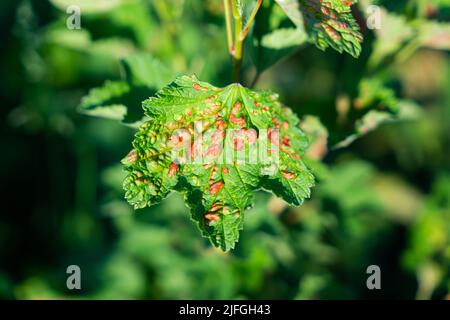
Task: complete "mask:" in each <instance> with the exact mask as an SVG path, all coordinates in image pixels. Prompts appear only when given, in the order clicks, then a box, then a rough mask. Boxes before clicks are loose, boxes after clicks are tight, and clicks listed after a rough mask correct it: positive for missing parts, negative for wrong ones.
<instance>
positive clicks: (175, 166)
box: [168, 162, 178, 177]
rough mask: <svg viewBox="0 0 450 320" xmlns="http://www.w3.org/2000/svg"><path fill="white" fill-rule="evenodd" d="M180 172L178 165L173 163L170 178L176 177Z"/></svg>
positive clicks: (170, 168) (170, 167)
mask: <svg viewBox="0 0 450 320" xmlns="http://www.w3.org/2000/svg"><path fill="white" fill-rule="evenodd" d="M177 171H178V165H177V164H176V163H173V162H172V163H171V164H170V166H169V174H168V176H169V177H173V176H174V175H175V173H177Z"/></svg>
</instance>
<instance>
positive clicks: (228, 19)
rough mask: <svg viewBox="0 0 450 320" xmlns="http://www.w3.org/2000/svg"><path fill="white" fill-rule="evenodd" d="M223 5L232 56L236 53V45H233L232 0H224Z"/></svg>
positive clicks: (229, 50) (229, 49)
mask: <svg viewBox="0 0 450 320" xmlns="http://www.w3.org/2000/svg"><path fill="white" fill-rule="evenodd" d="M223 6H224V10H225V21H226V28H227V41H228V52H229V53H230V55H231V56H233V55H234V46H233V35H232V31H231V12H230V0H223Z"/></svg>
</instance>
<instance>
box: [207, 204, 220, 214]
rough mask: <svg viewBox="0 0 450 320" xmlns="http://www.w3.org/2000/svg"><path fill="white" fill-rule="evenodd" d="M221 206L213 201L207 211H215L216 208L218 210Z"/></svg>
mask: <svg viewBox="0 0 450 320" xmlns="http://www.w3.org/2000/svg"><path fill="white" fill-rule="evenodd" d="M221 207H222V206H221V205H220V204H218V203H217V202H216V203H214V204H213V205H212V207H211V209H210V210H209V212H216V211H217V210H219V209H220V208H221Z"/></svg>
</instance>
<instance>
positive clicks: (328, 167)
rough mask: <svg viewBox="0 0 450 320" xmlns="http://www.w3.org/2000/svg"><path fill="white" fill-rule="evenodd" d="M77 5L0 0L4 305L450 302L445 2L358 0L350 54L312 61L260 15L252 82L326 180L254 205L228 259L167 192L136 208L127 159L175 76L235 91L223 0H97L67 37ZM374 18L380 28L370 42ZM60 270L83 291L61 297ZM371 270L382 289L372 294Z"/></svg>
mask: <svg viewBox="0 0 450 320" xmlns="http://www.w3.org/2000/svg"><path fill="white" fill-rule="evenodd" d="M72 2H76V1H65V0H51V1H42V0H22V1H2V2H1V3H0V9H1V10H0V16H1V20H0V21H1V22H0V23H1V35H2V39H3V46H2V51H1V53H0V54H1V59H0V66H1V70H2V74H3V77H1V79H0V83H1V84H0V95H1V99H2V104H3V108H2V109H1V110H2V111H1V115H2V117H1V121H2V125H1V129H0V130H1V131H2V133H1V137H0V143H1V146H2V150H3V153H2V154H3V157H2V159H1V160H0V161H1V165H0V170H1V176H2V184H1V187H0V188H1V194H2V198H3V199H4V201H3V209H2V213H1V216H0V297H2V298H19V299H53V298H92V299H104V298H125V299H136V298H138V299H140V298H150V299H161V298H172V299H177V298H202V299H209V298H285V299H312V298H320V299H336V298H344V299H345V298H348V299H358V298H381V297H382V298H420V299H429V298H434V299H443V298H445V297H448V294H449V291H450V271H449V270H450V268H449V267H450V152H449V148H450V125H449V123H448V120H449V119H450V93H449V90H448V88H449V85H450V69H449V63H448V50H449V48H450V45H449V42H450V40H449V33H448V30H449V29H448V28H449V27H448V25H449V24H448V21H449V14H450V7H449V3H448V1H446V0H439V1H438V0H435V1H421V0H414V1H383V0H379V1H360V3H359V4H358V5H356V6H355V7H354V10H353V13H354V15H355V17H356V21H357V22H358V23H359V24H360V26H361V27H362V33H363V35H364V38H365V41H364V43H363V44H362V52H361V55H360V58H359V59H354V58H353V57H352V56H350V55H348V54H339V53H337V52H335V51H333V50H331V49H330V48H329V49H327V50H326V51H325V52H322V51H320V50H318V49H317V48H315V47H314V45H313V44H310V43H309V41H308V40H307V35H305V33H304V32H305V30H301V29H300V28H298V26H297V25H296V24H295V23H294V22H292V21H291V20H290V19H289V18H288V17H287V16H286V15H285V14H284V12H283V10H282V9H281V7H279V6H278V4H277V3H276V2H275V1H265V2H264V4H263V7H262V9H261V11H260V12H259V13H258V16H257V20H256V23H255V26H254V28H253V30H252V31H251V35H250V37H249V39H247V41H246V47H245V49H244V51H245V60H244V66H243V67H244V75H245V77H244V82H245V83H246V84H247V85H252V83H253V82H255V80H257V81H256V87H257V88H264V89H271V90H273V91H276V92H278V93H279V94H280V97H281V101H283V103H285V104H286V105H288V106H290V107H291V108H292V109H293V110H294V111H295V112H296V113H297V114H298V115H299V117H300V118H302V119H303V120H304V121H303V123H302V128H303V129H304V130H305V131H308V132H309V133H310V135H311V139H312V141H313V144H312V147H310V149H309V155H310V157H311V166H313V167H314V168H315V174H316V176H317V178H318V183H317V187H315V188H314V189H313V194H312V198H311V200H309V201H307V202H306V203H305V204H304V205H302V206H301V207H288V206H286V205H285V204H284V203H283V202H282V201H280V200H278V199H276V198H274V197H272V196H271V195H269V194H266V193H259V194H257V196H256V206H255V207H254V208H253V209H251V210H250V211H248V212H247V214H246V218H245V219H246V222H245V229H244V231H243V232H242V233H241V240H240V242H239V243H238V244H237V246H236V249H235V250H234V251H231V252H229V253H223V252H221V251H219V250H217V249H215V248H213V247H212V246H211V245H210V244H209V243H208V241H207V240H205V239H202V238H201V237H200V236H199V231H198V230H196V229H195V228H194V227H193V225H192V223H191V221H190V220H189V213H188V209H187V208H186V207H185V206H184V204H183V202H182V199H180V198H179V197H178V196H172V197H171V198H170V199H168V200H166V201H163V202H162V203H161V204H159V205H157V206H154V207H151V208H147V209H143V210H140V211H138V212H136V213H134V212H133V209H132V208H131V207H130V206H129V205H128V204H127V203H126V202H125V200H124V197H123V190H122V180H123V177H124V172H123V170H122V167H121V165H120V159H122V158H123V157H124V156H125V155H126V154H127V152H128V151H129V147H130V143H131V141H132V139H133V135H134V132H135V131H134V128H133V126H134V125H135V122H136V121H138V120H139V119H140V118H141V116H142V108H141V104H140V103H141V101H142V100H144V99H146V98H148V97H149V96H151V95H152V94H153V93H154V92H155V91H156V90H157V89H159V88H161V87H162V86H164V85H165V84H167V83H168V82H170V81H171V80H172V79H173V77H174V76H176V75H178V74H181V73H187V74H196V75H197V76H198V77H199V78H200V79H202V80H204V81H208V82H210V83H212V84H214V85H217V86H224V85H226V84H228V83H229V82H230V69H231V63H230V59H229V56H228V53H227V43H226V40H225V39H226V37H225V31H224V30H225V27H224V19H223V8H222V2H221V1H215V0H209V1H195V0H171V1H145V0H117V1H110V2H105V1H100V0H97V1H93V0H92V1H89V2H85V4H84V5H86V3H89V5H87V6H86V7H83V8H85V10H84V11H83V12H82V29H81V30H68V29H67V28H66V18H67V14H66V13H65V9H66V8H67V5H68V4H72ZM79 2H82V1H79ZM245 4H246V8H245V9H246V11H249V10H251V5H252V2H250V1H245ZM247 4H248V6H249V8H247ZM370 4H378V5H381V6H382V8H383V9H382V10H383V11H382V17H383V19H382V29H381V30H374V31H372V30H369V29H367V28H366V25H365V19H366V14H367V11H366V8H367V6H368V5H370ZM247 9H248V10H247ZM269 67H270V68H269ZM105 81H106V84H105ZM92 87H97V88H99V89H95V90H97V91H94V92H93V91H90V88H92ZM105 87H106V88H107V89H106V90H105ZM102 89H103V91H102ZM88 93H89V94H88ZM86 95H87V97H86V98H84V99H82V97H84V96H86ZM80 109H81V111H82V113H80V112H79V111H80ZM83 113H88V114H96V115H100V116H102V117H103V118H91V117H87V116H86V115H85V114H83ZM305 115H308V117H306V116H305ZM117 120H118V121H117ZM399 120H400V121H399ZM121 122H122V123H125V124H126V126H124V125H122V124H121ZM380 122H383V124H381V125H379V124H380ZM325 128H327V129H328V130H326V129H325ZM318 159H323V161H321V162H319V161H317V160H318ZM71 264H77V265H79V266H80V267H81V269H82V290H81V291H77V292H75V291H69V290H67V289H66V286H65V284H66V276H67V275H66V273H65V271H66V267H67V266H68V265H71ZM371 264H376V265H379V266H380V267H381V270H382V290H379V291H369V290H367V288H366V285H365V282H366V277H367V275H366V273H365V271H366V268H367V266H368V265H371Z"/></svg>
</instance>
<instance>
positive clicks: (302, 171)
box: [122, 76, 314, 251]
mask: <svg viewBox="0 0 450 320" xmlns="http://www.w3.org/2000/svg"><path fill="white" fill-rule="evenodd" d="M143 106H144V111H145V114H146V115H147V116H148V117H149V119H150V120H148V121H147V122H145V123H144V124H143V125H142V126H141V128H140V130H139V132H138V133H137V134H136V138H135V140H134V141H133V150H132V151H131V152H130V153H129V154H128V156H127V157H126V158H125V159H124V160H123V161H122V162H123V164H124V165H125V169H126V171H127V172H128V174H127V177H126V179H125V182H124V189H125V191H126V193H125V197H126V199H127V200H128V201H129V203H130V204H132V205H133V206H134V207H135V208H143V207H146V206H151V205H153V204H155V203H158V202H160V201H161V200H162V199H164V198H165V197H167V196H168V195H169V194H170V193H171V192H172V191H177V192H180V193H182V194H184V197H185V202H186V204H187V205H188V206H189V207H190V208H191V214H192V219H193V220H194V221H196V222H197V224H198V226H199V228H200V230H201V232H202V234H203V236H205V237H207V238H209V239H210V240H211V242H212V243H213V244H214V245H215V246H217V247H220V248H221V249H223V250H224V251H228V250H230V249H232V248H234V245H235V242H236V241H237V240H238V237H239V230H240V229H242V226H243V218H244V211H245V209H247V208H249V207H251V206H252V205H253V192H254V191H255V190H258V189H265V190H268V191H271V192H273V193H275V194H276V195H278V196H280V197H282V198H283V199H284V200H285V201H287V202H288V203H290V204H293V205H300V204H301V203H302V202H303V200H304V199H305V198H307V197H309V195H310V188H311V187H312V186H313V183H314V178H313V176H312V174H311V173H310V171H309V170H308V168H307V167H306V166H305V164H304V163H303V161H302V155H303V153H304V150H305V148H306V147H307V138H306V136H305V135H304V134H303V132H302V131H301V130H300V129H299V128H298V122H299V120H298V118H297V117H296V116H295V115H294V114H293V113H292V111H291V110H290V109H288V108H286V107H283V106H282V105H281V104H280V103H279V102H278V96H277V95H275V94H271V93H268V92H260V91H252V90H250V89H247V88H244V87H242V86H241V85H239V84H231V85H229V86H227V87H225V88H217V87H214V86H212V85H210V84H208V83H205V82H201V81H199V80H198V79H197V78H195V77H193V76H192V77H189V76H182V77H179V78H177V79H176V80H175V81H174V82H173V83H172V84H170V85H169V86H166V87H164V88H163V89H161V90H160V91H159V92H158V93H157V94H156V96H155V97H152V98H150V99H148V100H146V101H145V102H144V103H143Z"/></svg>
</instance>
